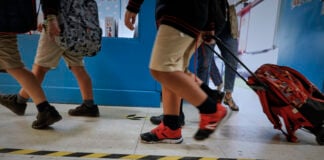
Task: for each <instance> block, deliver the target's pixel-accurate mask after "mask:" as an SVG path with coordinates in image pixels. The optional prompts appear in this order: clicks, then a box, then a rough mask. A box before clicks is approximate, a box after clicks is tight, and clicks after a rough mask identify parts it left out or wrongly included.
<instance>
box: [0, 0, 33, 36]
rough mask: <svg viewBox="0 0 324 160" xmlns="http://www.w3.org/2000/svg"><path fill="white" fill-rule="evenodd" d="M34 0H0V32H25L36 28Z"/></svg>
mask: <svg viewBox="0 0 324 160" xmlns="http://www.w3.org/2000/svg"><path fill="white" fill-rule="evenodd" d="M35 1H36V0H0V33H1V32H6V33H26V32H29V31H31V30H36V28H37V13H36V2H35Z"/></svg>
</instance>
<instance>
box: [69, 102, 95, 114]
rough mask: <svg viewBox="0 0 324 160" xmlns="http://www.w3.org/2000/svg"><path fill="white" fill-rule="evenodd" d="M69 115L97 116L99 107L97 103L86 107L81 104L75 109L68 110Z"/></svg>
mask: <svg viewBox="0 0 324 160" xmlns="http://www.w3.org/2000/svg"><path fill="white" fill-rule="evenodd" d="M69 115H70V116H85V117H99V116H100V114H99V109H98V106H97V105H94V106H92V107H87V106H86V105H85V104H81V105H80V106H78V107H76V108H75V109H70V110H69Z"/></svg>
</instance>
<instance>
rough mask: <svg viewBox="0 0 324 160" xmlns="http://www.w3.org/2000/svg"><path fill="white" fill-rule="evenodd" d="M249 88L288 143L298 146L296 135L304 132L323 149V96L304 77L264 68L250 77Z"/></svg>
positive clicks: (282, 69) (281, 68)
mask: <svg viewBox="0 0 324 160" xmlns="http://www.w3.org/2000/svg"><path fill="white" fill-rule="evenodd" d="M260 84H261V85H260ZM248 85H249V86H250V87H251V88H252V89H254V91H255V92H256V93H257V95H258V96H259V99H260V101H261V105H262V108H263V112H264V113H265V114H266V116H267V118H268V119H269V121H270V122H271V123H272V124H273V126H274V128H275V129H278V130H281V131H282V133H283V134H285V136H286V139H287V141H289V142H297V141H298V138H297V137H296V135H295V131H296V130H297V129H300V128H304V129H306V130H307V131H310V132H311V133H313V134H315V136H316V141H317V142H318V144H320V145H324V95H323V94H322V93H321V92H320V91H319V89H318V88H317V87H316V86H315V85H313V84H312V83H311V82H310V81H309V80H308V79H306V77H305V76H303V75H302V74H301V73H299V72H298V71H296V70H294V69H292V68H290V67H286V66H278V65H274V64H264V65H262V66H261V67H260V68H258V69H257V70H256V71H255V76H250V77H249V79H248ZM260 86H261V87H260ZM281 119H282V120H283V121H284V125H285V128H286V132H285V131H284V130H283V129H282V123H281Z"/></svg>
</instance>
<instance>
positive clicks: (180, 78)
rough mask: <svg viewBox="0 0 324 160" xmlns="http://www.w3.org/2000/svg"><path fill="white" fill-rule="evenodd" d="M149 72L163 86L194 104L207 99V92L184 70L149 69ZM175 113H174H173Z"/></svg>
mask: <svg viewBox="0 0 324 160" xmlns="http://www.w3.org/2000/svg"><path fill="white" fill-rule="evenodd" d="M151 74H152V75H153V77H154V78H155V79H156V80H157V81H159V82H160V83H161V84H162V85H163V87H165V88H167V89H169V90H170V91H172V92H173V93H174V94H176V95H178V96H180V97H182V98H184V99H185V100H187V101H188V102H189V103H191V104H192V105H194V106H199V105H201V104H202V103H203V102H204V101H205V100H206V99H207V94H206V93H205V92H204V91H203V90H201V89H200V86H199V85H198V84H197V82H195V81H194V80H193V79H192V77H191V76H189V75H188V74H186V73H184V72H181V71H175V72H160V71H154V70H151ZM177 114H178V113H174V115H177Z"/></svg>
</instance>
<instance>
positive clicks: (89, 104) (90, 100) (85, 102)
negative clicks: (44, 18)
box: [83, 99, 94, 108]
mask: <svg viewBox="0 0 324 160" xmlns="http://www.w3.org/2000/svg"><path fill="white" fill-rule="evenodd" d="M83 104H84V105H85V106H86V107H89V108H91V107H93V106H94V101H93V100H92V99H89V100H83Z"/></svg>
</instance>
